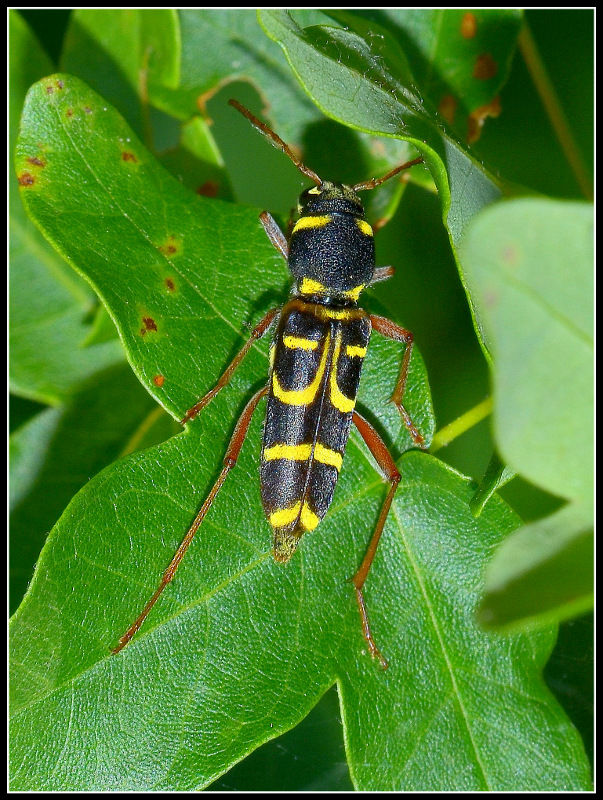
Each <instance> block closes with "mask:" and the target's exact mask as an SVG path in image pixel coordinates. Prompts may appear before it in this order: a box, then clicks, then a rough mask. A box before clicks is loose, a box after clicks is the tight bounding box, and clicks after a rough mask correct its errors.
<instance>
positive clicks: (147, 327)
mask: <svg viewBox="0 0 603 800" xmlns="http://www.w3.org/2000/svg"><path fill="white" fill-rule="evenodd" d="M142 324H143V327H142V328H141V329H140V335H141V336H144V335H145V334H146V333H148V332H149V331H156V330H157V323H156V322H155V320H154V319H153V317H143V318H142Z"/></svg>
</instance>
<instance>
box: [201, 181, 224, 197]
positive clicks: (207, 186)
mask: <svg viewBox="0 0 603 800" xmlns="http://www.w3.org/2000/svg"><path fill="white" fill-rule="evenodd" d="M219 188H220V184H219V183H218V181H205V183H204V184H202V185H201V186H199V187H198V189H197V194H200V195H202V196H203V197H217V196H218V189H219Z"/></svg>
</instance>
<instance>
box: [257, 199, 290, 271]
mask: <svg viewBox="0 0 603 800" xmlns="http://www.w3.org/2000/svg"><path fill="white" fill-rule="evenodd" d="M260 222H261V223H262V225H263V226H264V230H265V231H266V236H267V237H268V238H269V239H270V241H271V242H272V244H273V245H274V246H275V247H276V249H277V250H278V251H279V253H280V254H281V255H282V257H283V258H284V259H285V261H287V259H288V258H289V245H288V244H287V239H286V238H285V234H284V233H283V232H282V230H281V229H280V228H279V226H278V225H277V223H276V220H275V219H274V217H273V216H272V215H271V214H269V213H268V212H267V211H262V213H261V214H260Z"/></svg>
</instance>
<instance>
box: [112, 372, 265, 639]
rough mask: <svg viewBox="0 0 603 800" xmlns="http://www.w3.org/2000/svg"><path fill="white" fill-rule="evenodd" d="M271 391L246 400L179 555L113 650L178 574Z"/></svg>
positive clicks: (133, 632)
mask: <svg viewBox="0 0 603 800" xmlns="http://www.w3.org/2000/svg"><path fill="white" fill-rule="evenodd" d="M267 391H268V387H267V386H264V388H263V389H260V391H259V392H256V393H255V394H254V395H253V397H252V398H251V400H250V401H249V402H248V403H247V405H246V406H245V408H244V409H243V413H242V414H241V416H240V417H239V421H238V422H237V425H236V427H235V429H234V433H233V435H232V437H231V439H230V444H229V445H228V450H227V451H226V455H225V456H224V466H223V467H222V472H220V474H219V476H218V479H217V480H216V482H215V483H214V485H213V486H212V488H211V491H210V493H209V494H208V495H207V497H206V498H205V502H204V503H203V505H202V506H201V508H200V509H199V512H198V514H197V516H196V517H195V519H194V521H193V524H192V525H191V526H190V528H189V529H188V531H187V534H186V536H185V537H184V539H183V540H182V542H181V544H180V547H179V548H178V550H177V551H176V555H175V556H174V558H173V559H172V561H171V563H170V565H169V567H168V568H167V569H166V571H165V572H164V574H163V578H162V579H161V583H160V584H159V586H158V587H157V589H156V591H155V594H154V595H153V596H152V597H151V599H150V600H149V602H148V603H147V604H146V606H145V607H144V609H143V611H142V613H141V614H140V616H139V617H138V619H137V620H136V622H135V623H134V624H133V625H131V626H130V627H129V628H128V630H127V631H126V632H125V633H124V635H123V636H122V637H121V638H120V640H119V642H118V644H117V647H115V648H114V649H113V653H119V651H120V650H121V649H122V648H124V647H125V646H126V645H127V644H128V642H129V641H130V639H132V637H133V636H134V635H135V634H136V632H137V631H138V630H139V628H140V626H141V625H142V623H143V622H144V621H145V619H146V618H147V617H148V615H149V612H150V611H151V609H152V608H153V606H154V605H155V603H156V602H157V600H158V599H159V597H160V595H161V593H162V592H163V590H164V589H165V587H166V586H167V585H168V583H170V581H171V580H172V579H173V577H174V575H175V574H176V570H177V569H178V567H179V566H180V562H181V561H182V559H183V558H184V554H185V553H186V551H187V550H188V548H189V546H190V544H191V542H192V541H193V537H194V536H195V533H196V532H197V530H198V528H199V526H200V525H201V523H202V522H203V520H204V519H205V515H206V514H207V512H208V511H209V509H210V508H211V506H212V503H213V502H214V500H215V499H216V496H217V494H218V492H219V491H220V489H221V488H222V486H223V484H224V481H225V480H226V478H227V476H228V473H229V472H230V470H231V469H232V468H233V467H234V466H235V464H236V463H237V459H238V457H239V453H240V452H241V447H242V446H243V442H244V441H245V437H246V435H247V430H248V429H249V424H250V422H251V418H252V416H253V412H254V411H255V409H256V407H257V404H258V403H259V401H260V400H261V399H262V397H264V395H265V394H266V392H267Z"/></svg>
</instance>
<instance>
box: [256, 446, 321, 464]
mask: <svg viewBox="0 0 603 800" xmlns="http://www.w3.org/2000/svg"><path fill="white" fill-rule="evenodd" d="M311 453H312V445H311V444H273V445H272V447H266V448H265V449H264V454H263V455H264V459H265V460H266V461H275V460H276V459H277V458H288V459H289V460H291V461H307V460H308V459H309V458H310V455H311Z"/></svg>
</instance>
